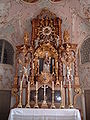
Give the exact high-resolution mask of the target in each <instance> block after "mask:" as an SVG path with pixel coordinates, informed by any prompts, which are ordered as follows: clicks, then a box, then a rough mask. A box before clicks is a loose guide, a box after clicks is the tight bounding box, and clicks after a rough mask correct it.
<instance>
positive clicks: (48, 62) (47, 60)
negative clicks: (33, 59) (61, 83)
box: [43, 52, 50, 73]
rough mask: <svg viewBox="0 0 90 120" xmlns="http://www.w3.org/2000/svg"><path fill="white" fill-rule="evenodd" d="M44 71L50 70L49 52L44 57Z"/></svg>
mask: <svg viewBox="0 0 90 120" xmlns="http://www.w3.org/2000/svg"><path fill="white" fill-rule="evenodd" d="M43 72H46V73H49V72H50V57H49V56H48V53H47V52H46V55H45V59H44V65H43Z"/></svg>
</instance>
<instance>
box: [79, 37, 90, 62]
mask: <svg viewBox="0 0 90 120" xmlns="http://www.w3.org/2000/svg"><path fill="white" fill-rule="evenodd" d="M80 52H81V63H82V64H84V63H86V62H90V38H88V39H87V40H85V41H84V43H83V44H82V46H81V51H80Z"/></svg>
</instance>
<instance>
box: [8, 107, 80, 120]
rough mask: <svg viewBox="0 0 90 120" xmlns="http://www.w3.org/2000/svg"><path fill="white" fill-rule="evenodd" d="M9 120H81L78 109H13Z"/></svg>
mask: <svg viewBox="0 0 90 120" xmlns="http://www.w3.org/2000/svg"><path fill="white" fill-rule="evenodd" d="M8 120H81V117H80V112H79V110H77V109H33V108H30V109H29V108H15V109H11V111H10V114H9V118H8Z"/></svg>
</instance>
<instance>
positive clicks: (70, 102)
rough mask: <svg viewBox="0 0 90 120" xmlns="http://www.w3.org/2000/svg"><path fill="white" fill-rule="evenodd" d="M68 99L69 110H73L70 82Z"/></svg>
mask: <svg viewBox="0 0 90 120" xmlns="http://www.w3.org/2000/svg"><path fill="white" fill-rule="evenodd" d="M68 95H69V96H68V98H69V108H73V103H72V88H71V82H70V81H69V88H68Z"/></svg>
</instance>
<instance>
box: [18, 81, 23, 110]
mask: <svg viewBox="0 0 90 120" xmlns="http://www.w3.org/2000/svg"><path fill="white" fill-rule="evenodd" d="M22 83H23V81H22V80H21V82H20V97H19V104H18V107H19V108H22Z"/></svg>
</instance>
